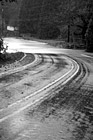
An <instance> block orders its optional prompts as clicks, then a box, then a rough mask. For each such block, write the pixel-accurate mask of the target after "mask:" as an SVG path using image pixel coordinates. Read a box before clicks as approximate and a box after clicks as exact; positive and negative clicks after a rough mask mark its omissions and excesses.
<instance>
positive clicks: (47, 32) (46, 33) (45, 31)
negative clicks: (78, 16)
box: [40, 25, 60, 39]
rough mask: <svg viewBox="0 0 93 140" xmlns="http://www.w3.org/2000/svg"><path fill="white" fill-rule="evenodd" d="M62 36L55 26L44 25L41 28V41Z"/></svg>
mask: <svg viewBox="0 0 93 140" xmlns="http://www.w3.org/2000/svg"><path fill="white" fill-rule="evenodd" d="M59 35H60V30H59V28H58V27H57V26H55V25H44V26H43V27H42V28H41V32H40V38H41V39H56V38H58V36H59Z"/></svg>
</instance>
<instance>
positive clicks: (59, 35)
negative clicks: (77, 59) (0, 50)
mask: <svg viewBox="0 0 93 140" xmlns="http://www.w3.org/2000/svg"><path fill="white" fill-rule="evenodd" d="M3 9H4V11H3V15H4V17H3V18H4V19H3V22H4V25H5V27H6V26H7V25H10V26H14V27H19V32H18V36H19V35H20V36H24V35H27V36H29V37H34V38H38V39H44V40H54V41H55V40H59V41H60V42H61V41H63V40H64V41H65V42H67V45H66V47H67V48H72V49H73V48H79V49H85V50H87V51H89V52H93V0H82V1H81V0H35V1H33V0H17V3H14V2H13V3H9V2H5V3H4V5H3ZM19 9H20V10H19ZM0 10H1V5H0ZM0 16H1V14H0ZM14 17H15V19H14ZM10 23H11V24H10ZM0 25H1V21H0ZM5 27H4V29H5ZM0 30H1V28H0ZM3 33H4V34H5V35H8V36H9V32H8V33H6V31H5V30H3ZM56 44H57V45H55V46H58V42H57V43H56ZM60 44H61V43H59V45H60Z"/></svg>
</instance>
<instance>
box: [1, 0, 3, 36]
mask: <svg viewBox="0 0 93 140" xmlns="http://www.w3.org/2000/svg"><path fill="white" fill-rule="evenodd" d="M3 5H4V2H3V0H2V1H1V38H2V37H3V27H4V25H3V12H4V9H3Z"/></svg>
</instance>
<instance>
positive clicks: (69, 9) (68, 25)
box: [68, 0, 71, 42]
mask: <svg viewBox="0 0 93 140" xmlns="http://www.w3.org/2000/svg"><path fill="white" fill-rule="evenodd" d="M70 3H71V1H70V0H68V6H69V7H68V8H69V9H68V13H69V17H68V18H69V21H68V42H70V18H71V17H70V16H71V15H70V9H71V7H70Z"/></svg>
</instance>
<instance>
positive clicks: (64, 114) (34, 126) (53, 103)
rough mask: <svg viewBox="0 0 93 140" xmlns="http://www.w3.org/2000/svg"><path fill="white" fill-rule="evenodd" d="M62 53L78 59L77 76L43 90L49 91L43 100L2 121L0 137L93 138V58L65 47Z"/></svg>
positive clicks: (18, 139) (32, 139)
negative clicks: (63, 83) (78, 69)
mask: <svg viewBox="0 0 93 140" xmlns="http://www.w3.org/2000/svg"><path fill="white" fill-rule="evenodd" d="M57 51H58V50H57ZM59 52H60V50H59ZM60 53H62V54H67V55H68V56H70V57H72V58H73V59H75V60H76V61H77V62H78V64H79V65H80V71H79V73H78V75H77V76H76V77H74V78H73V79H72V80H70V82H68V83H67V84H66V85H64V86H63V85H62V84H61V83H59V84H58V85H57V86H54V87H53V88H50V89H49V90H46V91H44V93H46V94H47V93H48V96H47V98H45V99H44V100H41V101H39V102H37V103H36V104H35V105H31V106H28V107H27V108H25V109H23V110H22V111H19V112H17V113H15V114H13V115H12V116H10V117H8V118H6V119H5V120H4V121H1V122H0V140H92V139H93V82H92V81H93V57H92V55H91V56H90V54H84V52H82V51H72V50H65V49H62V50H61V52H60ZM60 53H58V54H57V56H56V59H59V58H60V57H59V56H60V55H59V54H60ZM85 55H86V56H85ZM44 56H45V58H46V55H44ZM47 57H48V55H47ZM49 57H52V55H50V56H49ZM47 60H49V63H48V66H49V64H50V59H47ZM53 60H54V59H53ZM58 61H59V60H58ZM58 61H57V62H58ZM61 61H62V59H61ZM47 62H48V61H47ZM54 65H55V64H54ZM54 68H56V67H54V66H53V69H52V70H54ZM57 69H58V67H57ZM60 69H62V67H61V66H60V64H59V70H60ZM54 71H55V70H54ZM56 72H57V71H56ZM49 73H50V71H49ZM45 75H46V73H45ZM43 80H44V79H43Z"/></svg>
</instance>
